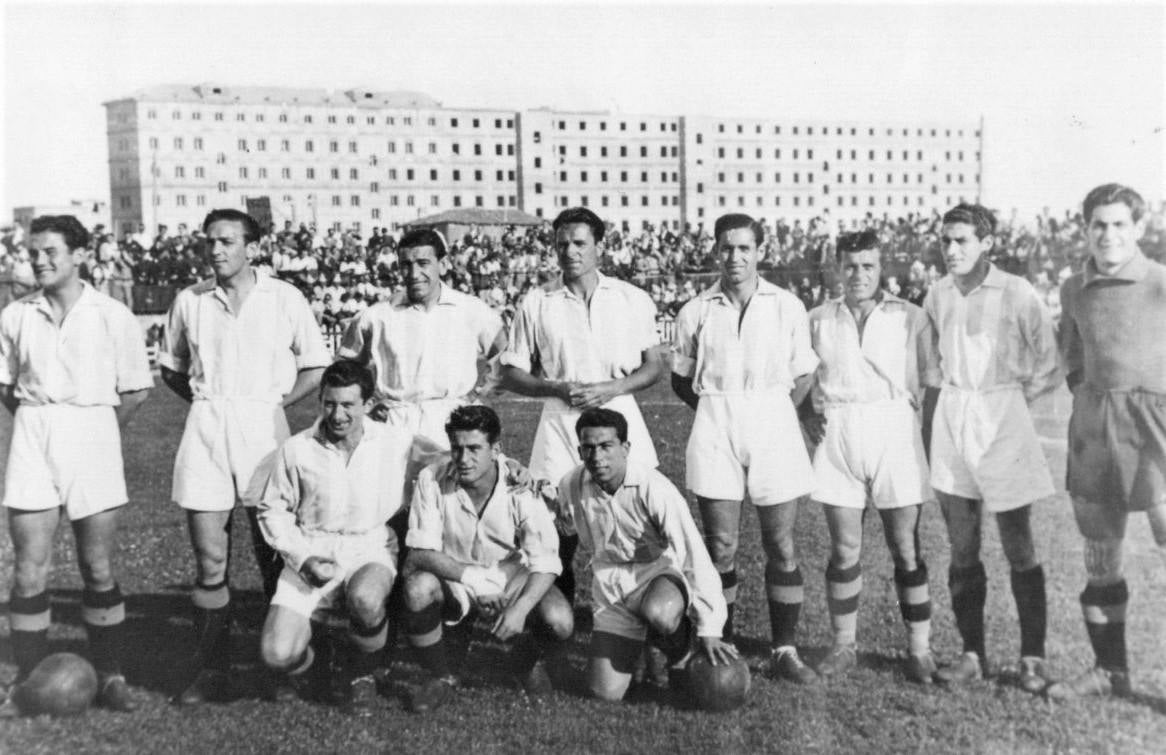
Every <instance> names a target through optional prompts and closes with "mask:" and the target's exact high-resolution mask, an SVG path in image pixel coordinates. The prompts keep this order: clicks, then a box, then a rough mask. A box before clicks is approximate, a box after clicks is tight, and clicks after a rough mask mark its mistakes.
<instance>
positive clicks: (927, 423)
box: [923, 387, 939, 461]
mask: <svg viewBox="0 0 1166 755" xmlns="http://www.w3.org/2000/svg"><path fill="white" fill-rule="evenodd" d="M938 404H939V389H938V388H932V387H928V388H926V389H924V391H923V451H924V452H925V453H926V454H927V459H928V460H929V461H930V459H931V422H932V420H933V419H934V418H935V407H936V406H937V405H938Z"/></svg>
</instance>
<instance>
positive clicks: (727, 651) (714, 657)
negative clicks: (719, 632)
mask: <svg viewBox="0 0 1166 755" xmlns="http://www.w3.org/2000/svg"><path fill="white" fill-rule="evenodd" d="M700 644H701V650H703V651H704V654H705V655H707V656H708V659H709V661H711V662H712V664H713V665H714V666H715V665H717V664H718V663H729V662H730V661H732V660H734V659H735V658H737V657H738V653H737V648H735V647H734V646H732V645H730V644H729V643H727V642H725V641H724V640H722V639H721V638H720V637H701V638H700Z"/></svg>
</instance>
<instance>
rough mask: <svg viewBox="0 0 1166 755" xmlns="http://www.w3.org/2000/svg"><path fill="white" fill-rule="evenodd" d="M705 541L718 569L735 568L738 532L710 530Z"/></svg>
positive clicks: (710, 556)
mask: <svg viewBox="0 0 1166 755" xmlns="http://www.w3.org/2000/svg"><path fill="white" fill-rule="evenodd" d="M704 541H705V545H706V546H707V547H708V551H709V558H711V559H712V561H713V565H715V566H716V567H717V571H728V570H729V569H732V568H733V563H734V562H735V561H736V560H737V543H738V538H737V533H736V532H710V533H708V534H706V535H705V538H704Z"/></svg>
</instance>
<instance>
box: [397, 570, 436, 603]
mask: <svg viewBox="0 0 1166 755" xmlns="http://www.w3.org/2000/svg"><path fill="white" fill-rule="evenodd" d="M440 595H441V583H439V582H438V581H437V577H435V576H433V575H432V574H430V573H429V572H425V571H415V572H413V573H412V574H410V575H409V576H408V577H406V578H405V607H406V608H407V609H408V610H410V611H413V612H417V611H423V610H425V609H426V608H428V607H429V606H430V605H432V604H433V603H435V602H437V600H438V599H439V597H440Z"/></svg>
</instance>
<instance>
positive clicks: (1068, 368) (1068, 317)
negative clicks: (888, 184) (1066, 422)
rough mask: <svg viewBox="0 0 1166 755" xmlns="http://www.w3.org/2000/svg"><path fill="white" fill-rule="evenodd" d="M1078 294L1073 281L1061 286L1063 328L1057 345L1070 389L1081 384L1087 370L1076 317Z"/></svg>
mask: <svg viewBox="0 0 1166 755" xmlns="http://www.w3.org/2000/svg"><path fill="white" fill-rule="evenodd" d="M1077 293H1078V291H1077V290H1076V288H1075V286H1074V284H1073V282H1071V281H1070V282H1067V283H1065V285H1063V286H1061V327H1060V330H1059V331H1058V333H1057V345H1058V347H1059V351H1060V354H1061V368H1062V369H1063V370H1064V373H1065V381H1066V382H1067V383H1068V384H1069V387H1070V388H1074V387H1076V385H1077V384H1078V383H1080V382H1081V380H1082V379H1083V378H1084V375H1083V374H1082V372H1083V370H1084V369H1085V345H1084V343H1083V342H1082V340H1081V331H1080V330H1079V329H1078V328H1077V319H1076V317H1074V314H1075V312H1074V308H1075V306H1076V304H1075V300H1076V295H1077Z"/></svg>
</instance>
